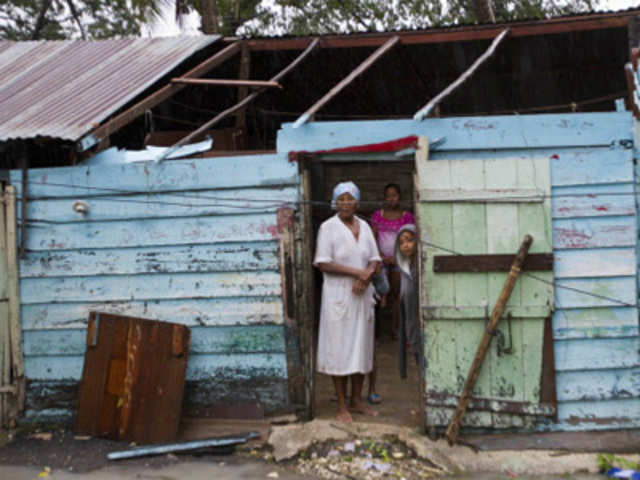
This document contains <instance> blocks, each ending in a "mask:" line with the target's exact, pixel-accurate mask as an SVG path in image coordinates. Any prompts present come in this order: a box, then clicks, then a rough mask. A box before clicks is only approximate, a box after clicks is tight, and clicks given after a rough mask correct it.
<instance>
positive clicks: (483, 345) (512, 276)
mask: <svg viewBox="0 0 640 480" xmlns="http://www.w3.org/2000/svg"><path fill="white" fill-rule="evenodd" d="M532 243H533V237H532V236H531V235H525V236H524V240H523V241H522V244H521V245H520V249H519V250H518V253H517V254H516V258H515V259H514V260H513V264H512V265H511V271H510V272H509V275H508V276H507V279H506V280H505V282H504V286H503V287H502V292H500V296H499V297H498V301H497V302H496V305H495V307H493V311H492V312H491V318H490V320H489V323H488V324H487V327H486V328H485V332H484V335H482V340H480V345H478V350H477V351H476V356H475V358H474V359H473V363H472V364H471V367H470V368H469V374H468V375H467V380H466V382H465V383H464V388H463V389H462V393H461V394H460V400H459V401H458V406H457V407H456V411H455V412H454V414H453V417H451V422H450V423H449V426H448V427H447V432H446V433H445V436H446V437H447V440H448V441H449V444H454V443H456V440H457V439H458V432H459V431H460V422H461V421H462V417H464V414H465V412H466V411H467V406H468V405H469V400H471V391H472V390H473V387H474V386H475V384H476V381H477V380H478V376H479V375H480V368H481V367H482V363H483V362H484V357H485V356H486V354H487V351H488V350H489V345H490V344H491V339H492V338H493V334H494V333H495V329H496V327H497V326H498V323H499V322H500V317H502V312H503V311H504V307H505V305H506V304H507V301H508V300H509V297H510V296H511V292H512V291H513V287H514V286H515V284H516V280H517V279H518V275H519V273H520V268H521V267H522V264H523V262H524V259H525V258H526V257H527V253H529V247H531V244H532Z"/></svg>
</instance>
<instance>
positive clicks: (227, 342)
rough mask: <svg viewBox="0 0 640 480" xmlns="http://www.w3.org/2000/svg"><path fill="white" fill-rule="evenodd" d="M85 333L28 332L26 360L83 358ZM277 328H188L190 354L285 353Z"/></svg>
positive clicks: (79, 330)
mask: <svg viewBox="0 0 640 480" xmlns="http://www.w3.org/2000/svg"><path fill="white" fill-rule="evenodd" d="M86 336H87V332H86V330H85V329H72V330H63V329H58V330H28V331H25V332H24V351H25V355H26V356H59V355H65V356H66V355H71V356H73V355H84V353H85V350H86ZM284 352H285V345H284V333H283V328H282V326H280V325H251V326H223V327H194V328H191V345H190V347H189V353H190V354H212V353H284Z"/></svg>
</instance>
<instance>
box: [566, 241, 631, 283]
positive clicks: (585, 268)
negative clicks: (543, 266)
mask: <svg viewBox="0 0 640 480" xmlns="http://www.w3.org/2000/svg"><path fill="white" fill-rule="evenodd" d="M554 272H555V278H558V279H560V278H580V277H619V276H631V275H635V274H636V252H635V249H633V248H607V249H574V250H556V252H555V258H554Z"/></svg>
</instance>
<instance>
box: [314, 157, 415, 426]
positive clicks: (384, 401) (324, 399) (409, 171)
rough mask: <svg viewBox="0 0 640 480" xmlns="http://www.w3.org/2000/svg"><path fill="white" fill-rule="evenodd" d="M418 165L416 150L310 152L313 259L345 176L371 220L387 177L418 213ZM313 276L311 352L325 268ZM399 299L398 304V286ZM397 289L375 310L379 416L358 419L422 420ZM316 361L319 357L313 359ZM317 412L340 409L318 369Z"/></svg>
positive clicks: (326, 414) (329, 414)
mask: <svg viewBox="0 0 640 480" xmlns="http://www.w3.org/2000/svg"><path fill="white" fill-rule="evenodd" d="M414 166H415V161H414V157H413V155H404V156H397V154H394V153H386V154H380V153H375V154H368V153H357V154H349V153H344V154H315V155H309V156H306V161H305V162H304V166H303V168H305V169H306V171H305V176H306V177H307V179H308V180H307V181H306V182H305V183H306V185H307V186H308V187H307V188H308V190H309V191H308V192H306V197H307V199H308V200H311V202H310V204H311V208H309V209H307V210H306V211H307V212H308V215H309V216H310V219H307V222H308V223H307V224H308V225H309V227H310V229H309V230H310V233H311V235H310V236H311V239H310V240H311V241H310V244H311V245H310V246H311V252H312V253H311V260H312V258H313V252H315V242H316V238H317V232H318V229H319V227H320V224H321V223H322V222H324V221H325V220H327V219H328V218H330V217H331V216H332V215H334V214H335V212H334V211H333V210H332V209H331V207H330V200H331V195H332V191H333V188H334V186H335V185H336V184H338V183H339V182H343V181H349V180H350V181H353V182H354V183H355V184H356V185H357V186H358V188H359V189H360V194H361V201H360V203H359V208H358V211H357V215H358V216H359V217H360V218H361V219H363V220H366V221H367V222H368V223H369V224H371V216H372V214H373V213H374V212H375V211H376V210H380V209H381V208H383V204H384V190H385V186H387V185H388V184H389V183H393V184H397V185H398V186H399V187H400V191H401V199H400V207H401V208H402V209H403V210H408V211H410V212H412V213H415V205H414V200H413V199H414V192H413V190H414ZM309 268H311V270H312V271H311V275H312V276H313V279H314V281H313V282H312V283H313V285H314V287H313V289H312V290H313V297H314V298H313V304H314V305H315V308H314V310H315V311H314V312H313V321H312V322H309V324H308V325H309V326H308V328H310V329H312V330H313V331H312V332H311V337H312V338H313V339H314V342H313V345H314V349H313V352H315V351H316V347H317V344H316V342H317V332H318V327H319V311H320V299H321V293H322V274H321V273H320V271H318V270H317V269H315V268H313V267H311V266H310V265H309ZM394 293H395V302H396V304H397V292H394ZM393 317H394V295H388V296H387V302H386V306H384V307H383V306H381V305H378V307H377V312H376V341H375V344H376V367H377V368H376V377H377V378H376V393H377V394H378V395H379V397H380V400H381V402H380V403H379V404H372V405H370V406H371V407H372V408H374V409H376V410H377V411H379V413H380V415H379V416H378V417H365V416H362V415H355V416H354V420H355V421H356V422H360V423H361V422H376V423H389V424H400V425H407V426H418V427H421V426H422V408H423V407H422V400H421V398H422V392H421V388H420V386H421V385H422V384H423V382H422V377H423V372H421V371H420V370H419V369H418V366H417V365H416V362H415V361H414V360H413V356H412V355H411V354H410V352H407V378H406V379H402V378H401V377H400V372H399V367H398V340H397V338H396V332H395V331H394V328H393V326H394V322H393ZM314 355H315V353H314ZM312 362H313V364H314V365H315V357H314V358H313V360H312ZM313 375H314V382H313V383H314V387H315V388H314V389H312V390H314V395H313V399H312V402H313V416H314V417H315V418H322V419H333V418H335V415H336V407H337V405H336V401H335V390H334V386H333V382H332V379H331V377H330V376H328V375H323V374H319V373H317V372H315V368H314V369H313ZM369 382H370V377H369V376H368V375H367V376H366V377H365V382H364V387H363V400H364V401H368V396H369Z"/></svg>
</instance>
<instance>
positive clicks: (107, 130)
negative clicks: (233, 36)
mask: <svg viewBox="0 0 640 480" xmlns="http://www.w3.org/2000/svg"><path fill="white" fill-rule="evenodd" d="M240 49H241V45H240V43H232V44H231V45H229V46H228V47H225V48H223V49H222V50H220V51H219V52H218V53H216V54H215V55H213V56H212V57H210V58H209V59H207V60H205V61H204V62H202V63H200V64H199V65H197V66H195V67H194V68H192V69H191V70H189V71H188V72H187V73H185V74H184V75H183V76H182V78H197V77H201V76H202V75H204V74H205V73H207V72H209V71H210V70H212V69H214V68H215V67H217V66H219V65H220V64H222V63H224V62H226V61H227V60H228V59H229V58H231V57H233V56H234V55H235V54H237V53H238V52H240ZM184 87H185V84H180V83H169V84H168V85H165V86H164V87H162V88H161V89H160V90H156V91H155V92H153V93H152V94H151V95H149V96H148V97H147V98H145V99H144V100H141V101H139V102H138V103H136V104H135V105H134V106H132V107H131V108H129V109H127V110H125V111H124V112H122V113H121V114H120V115H118V116H116V117H114V118H112V119H111V120H109V121H108V122H106V123H105V124H103V125H101V126H99V127H98V128H96V129H95V130H93V131H92V132H91V133H89V134H88V135H86V136H85V137H84V138H82V139H81V140H80V142H79V144H78V150H80V151H86V150H88V149H89V148H91V147H92V146H94V145H96V144H98V143H99V142H101V141H102V140H104V139H105V138H107V137H108V136H109V135H111V134H112V133H114V132H116V131H117V130H119V129H121V128H122V127H124V126H125V125H128V124H129V123H131V122H132V121H133V120H135V119H136V118H138V117H139V116H140V115H142V114H143V113H144V112H145V111H147V110H149V109H150V108H153V107H155V106H156V105H158V104H160V103H161V102H163V101H165V100H166V99H167V98H169V97H171V96H173V95H175V94H176V93H177V92H179V91H180V90H182V89H183V88H184Z"/></svg>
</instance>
